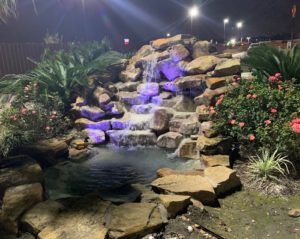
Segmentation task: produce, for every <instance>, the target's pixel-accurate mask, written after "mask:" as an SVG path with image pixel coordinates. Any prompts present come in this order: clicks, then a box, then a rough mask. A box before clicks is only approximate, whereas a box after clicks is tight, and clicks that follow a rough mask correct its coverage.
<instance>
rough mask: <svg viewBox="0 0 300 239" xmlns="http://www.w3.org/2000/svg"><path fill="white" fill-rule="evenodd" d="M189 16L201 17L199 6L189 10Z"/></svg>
mask: <svg viewBox="0 0 300 239" xmlns="http://www.w3.org/2000/svg"><path fill="white" fill-rule="evenodd" d="M189 15H190V17H191V18H194V17H197V16H198V15H199V9H198V7H197V6H194V7H192V8H191V9H190V10H189Z"/></svg>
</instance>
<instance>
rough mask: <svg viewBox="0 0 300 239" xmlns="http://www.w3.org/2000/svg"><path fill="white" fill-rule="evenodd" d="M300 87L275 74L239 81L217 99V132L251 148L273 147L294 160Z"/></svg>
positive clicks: (299, 133)
mask: <svg viewBox="0 0 300 239" xmlns="http://www.w3.org/2000/svg"><path fill="white" fill-rule="evenodd" d="M299 92H300V88H299V85H295V84H293V83H292V82H291V81H284V79H282V77H281V75H280V74H279V73H278V74H276V75H274V76H270V77H269V78H257V77H256V78H254V79H252V80H241V81H240V82H239V87H237V88H235V89H234V90H232V91H231V92H229V93H227V94H226V95H222V96H220V97H219V98H218V99H217V104H216V108H215V110H216V113H215V114H214V115H213V116H212V117H213V120H214V121H215V122H216V129H217V131H218V132H219V133H221V134H224V135H227V136H232V137H233V138H234V139H235V140H236V142H238V143H239V144H244V145H251V146H254V147H266V148H269V149H271V150H275V149H276V148H278V149H279V151H281V152H284V153H286V154H288V155H290V156H292V157H293V158H296V157H297V154H298V155H299V153H300V144H299V143H300V117H299V116H300V94H299Z"/></svg>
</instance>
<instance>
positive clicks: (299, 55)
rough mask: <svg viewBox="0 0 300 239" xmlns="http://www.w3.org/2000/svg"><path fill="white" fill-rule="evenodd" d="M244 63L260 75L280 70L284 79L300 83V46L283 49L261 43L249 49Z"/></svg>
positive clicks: (243, 60) (271, 73)
mask: <svg viewBox="0 0 300 239" xmlns="http://www.w3.org/2000/svg"><path fill="white" fill-rule="evenodd" d="M242 64H244V65H246V66H248V67H250V68H252V69H253V70H254V71H256V72H257V73H258V74H259V76H260V77H261V76H262V75H264V76H267V77H268V76H269V75H275V74H276V73H277V72H280V73H281V75H282V77H283V80H286V81H289V80H294V82H295V83H297V84H300V46H295V47H294V48H293V49H291V50H283V49H280V48H277V47H274V46H271V45H260V46H257V47H254V48H252V49H250V50H249V52H248V56H247V57H245V58H244V59H242Z"/></svg>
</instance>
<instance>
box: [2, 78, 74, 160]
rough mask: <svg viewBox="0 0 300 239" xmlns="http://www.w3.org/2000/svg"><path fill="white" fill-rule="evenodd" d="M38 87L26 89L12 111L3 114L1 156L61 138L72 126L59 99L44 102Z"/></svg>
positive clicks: (30, 85) (15, 102)
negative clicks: (27, 145)
mask: <svg viewBox="0 0 300 239" xmlns="http://www.w3.org/2000/svg"><path fill="white" fill-rule="evenodd" d="M38 87H39V86H38V85H37V83H34V82H31V83H29V84H27V85H25V86H24V89H23V92H22V93H21V94H19V95H17V96H16V97H15V99H14V100H13V101H12V103H11V105H10V107H8V108H6V109H4V110H3V111H2V112H1V114H0V130H1V132H2V134H1V135H0V144H1V147H0V156H6V155H7V154H9V152H11V151H12V150H13V149H15V148H17V147H19V146H20V145H24V144H27V143H32V142H35V141H37V140H39V139H43V138H51V137H53V136H55V135H58V134H60V133H61V132H64V130H65V129H66V128H67V127H68V126H69V120H68V119H67V118H65V117H64V112H63V109H64V104H63V103H62V102H61V100H60V98H59V97H58V96H55V95H54V96H51V97H49V98H48V99H47V100H46V101H45V98H44V97H41V96H40V94H39V93H38V92H39V91H38Z"/></svg>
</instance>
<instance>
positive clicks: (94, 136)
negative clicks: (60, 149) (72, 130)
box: [82, 129, 106, 145]
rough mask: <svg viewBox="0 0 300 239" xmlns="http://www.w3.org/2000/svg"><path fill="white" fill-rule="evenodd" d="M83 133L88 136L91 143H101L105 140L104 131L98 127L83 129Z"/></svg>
mask: <svg viewBox="0 0 300 239" xmlns="http://www.w3.org/2000/svg"><path fill="white" fill-rule="evenodd" d="M82 133H83V135H84V136H86V137H89V139H90V142H91V144H94V145H96V144H101V143H103V142H105V140H106V139H105V133H104V132H103V131H102V130H100V129H85V130H83V131H82Z"/></svg>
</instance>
